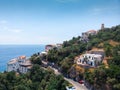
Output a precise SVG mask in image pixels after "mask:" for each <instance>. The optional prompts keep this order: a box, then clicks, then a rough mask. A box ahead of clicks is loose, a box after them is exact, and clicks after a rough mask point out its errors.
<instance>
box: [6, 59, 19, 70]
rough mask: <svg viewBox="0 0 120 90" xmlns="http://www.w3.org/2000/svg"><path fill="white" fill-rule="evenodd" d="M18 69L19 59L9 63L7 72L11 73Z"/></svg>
mask: <svg viewBox="0 0 120 90" xmlns="http://www.w3.org/2000/svg"><path fill="white" fill-rule="evenodd" d="M18 67H19V64H18V61H17V59H16V58H15V59H12V60H10V61H9V62H8V63H7V71H8V72H10V71H16V72H17V71H18Z"/></svg>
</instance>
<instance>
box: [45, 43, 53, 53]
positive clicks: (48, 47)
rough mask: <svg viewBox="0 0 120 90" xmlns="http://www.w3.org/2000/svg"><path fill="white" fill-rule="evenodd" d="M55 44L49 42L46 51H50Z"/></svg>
mask: <svg viewBox="0 0 120 90" xmlns="http://www.w3.org/2000/svg"><path fill="white" fill-rule="evenodd" d="M54 47H55V45H52V44H49V45H46V46H45V52H48V51H49V50H51V49H53V48H54Z"/></svg>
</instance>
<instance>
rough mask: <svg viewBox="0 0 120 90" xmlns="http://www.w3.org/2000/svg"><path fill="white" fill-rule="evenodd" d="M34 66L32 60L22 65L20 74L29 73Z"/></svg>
mask: <svg viewBox="0 0 120 90" xmlns="http://www.w3.org/2000/svg"><path fill="white" fill-rule="evenodd" d="M31 67H32V65H31V62H30V60H27V61H26V62H25V63H22V64H20V67H19V72H20V73H27V72H28V71H29V70H30V69H31Z"/></svg>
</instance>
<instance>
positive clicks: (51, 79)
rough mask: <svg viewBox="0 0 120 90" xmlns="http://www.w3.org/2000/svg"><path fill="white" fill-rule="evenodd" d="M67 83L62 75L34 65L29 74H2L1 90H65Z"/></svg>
mask: <svg viewBox="0 0 120 90" xmlns="http://www.w3.org/2000/svg"><path fill="white" fill-rule="evenodd" d="M66 85H67V82H66V81H65V80H64V79H63V77H62V76H61V75H58V76H56V75H55V74H54V73H53V71H51V70H44V69H42V68H41V67H40V66H39V65H37V64H36V65H34V66H33V67H32V69H31V71H30V72H29V73H27V74H21V75H18V74H16V73H15V72H6V73H0V90H65V86H66Z"/></svg>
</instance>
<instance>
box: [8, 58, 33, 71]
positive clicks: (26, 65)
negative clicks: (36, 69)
mask: <svg viewBox="0 0 120 90" xmlns="http://www.w3.org/2000/svg"><path fill="white" fill-rule="evenodd" d="M31 66H32V64H31V62H30V60H29V58H26V56H20V57H17V58H14V59H12V60H10V61H9V62H8V63H7V71H8V72H10V71H16V72H20V73H26V72H27V71H28V70H29V69H30V67H31Z"/></svg>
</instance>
